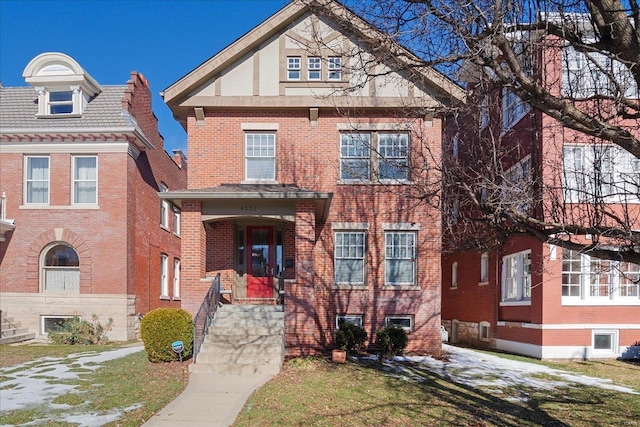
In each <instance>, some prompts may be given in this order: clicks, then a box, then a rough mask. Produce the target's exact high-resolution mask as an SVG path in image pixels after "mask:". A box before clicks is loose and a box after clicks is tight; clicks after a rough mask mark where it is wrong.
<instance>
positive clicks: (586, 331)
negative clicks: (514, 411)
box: [442, 37, 640, 358]
mask: <svg viewBox="0 0 640 427" xmlns="http://www.w3.org/2000/svg"><path fill="white" fill-rule="evenodd" d="M539 46H540V47H541V46H545V48H544V49H542V48H541V49H540V50H539V51H538V52H537V54H539V55H540V56H539V57H538V58H537V59H535V62H536V63H537V62H539V63H540V64H541V65H540V68H539V74H538V76H539V78H540V79H542V80H541V81H542V82H543V84H544V85H545V86H546V87H547V88H548V89H549V91H551V93H554V94H562V96H566V97H569V98H574V99H577V98H576V97H575V96H574V95H573V94H574V93H577V94H578V95H581V98H583V97H586V96H587V95H588V94H589V93H590V91H593V90H601V89H603V88H606V86H604V85H601V84H598V85H595V86H591V87H590V80H591V79H596V80H598V79H599V81H600V82H601V81H602V77H598V74H599V73H600V71H599V70H598V69H597V67H595V66H591V67H588V65H587V64H588V62H587V61H586V60H585V58H584V57H581V56H580V55H583V54H580V53H578V52H576V51H575V50H573V49H572V48H570V47H566V46H565V45H564V44H562V43H561V42H560V41H558V40H556V39H553V38H551V37H548V38H547V40H545V43H544V44H543V43H542V42H539ZM575 64H582V65H581V66H579V67H578V68H575ZM570 67H574V68H570ZM594 88H595V89H594ZM627 91H628V92H627V95H628V96H629V97H631V98H634V97H635V98H637V96H638V92H637V88H636V87H635V86H634V85H631V86H629V87H627ZM578 102H582V103H587V102H592V101H586V100H585V101H580V100H579V101H578ZM482 104H483V105H484V107H483V108H481V111H480V114H479V116H478V117H476V118H467V120H466V121H461V123H465V124H466V126H464V125H461V126H457V127H453V128H451V129H448V130H447V135H450V136H451V138H448V137H447V138H445V139H447V140H450V141H449V142H451V143H452V142H453V141H457V144H453V145H456V146H457V147H456V152H457V153H459V161H460V162H462V163H464V162H467V163H465V164H469V162H468V161H469V160H470V159H471V160H473V161H475V162H477V158H478V156H474V155H470V154H469V153H470V151H473V150H474V147H478V146H479V145H480V144H486V143H488V142H487V141H490V140H491V138H489V135H493V136H497V135H500V139H499V140H498V139H497V137H496V138H495V139H493V141H491V143H493V144H494V146H495V147H509V149H508V150H507V149H505V150H504V151H503V152H509V153H510V154H511V155H513V156H512V157H510V158H507V157H506V156H505V157H504V158H503V159H502V162H503V163H502V166H503V170H504V171H505V172H504V173H503V174H502V175H501V179H502V182H497V183H495V184H496V185H495V186H494V188H495V189H496V192H497V193H500V192H502V194H501V197H503V198H505V197H512V200H505V201H504V203H509V202H511V203H518V201H519V200H527V199H526V198H523V197H521V196H524V195H526V194H528V195H530V196H532V197H531V199H529V200H530V201H528V202H526V203H520V206H519V207H518V209H525V210H527V211H529V210H530V209H534V211H533V212H537V213H536V214H535V215H538V216H537V218H539V219H540V220H541V221H542V220H546V221H548V222H558V223H561V222H562V221H568V222H571V221H573V223H574V224H578V225H585V224H588V223H587V220H589V221H592V222H591V224H596V222H595V221H597V219H594V218H595V215H593V209H592V207H589V206H588V205H584V204H582V202H584V200H596V199H595V197H596V196H599V197H600V196H601V197H602V198H600V199H598V200H600V201H601V202H604V204H603V205H602V206H601V209H602V210H601V212H609V213H612V214H613V215H611V216H608V215H607V214H605V215H603V218H602V219H601V222H599V223H597V226H598V227H602V229H606V227H607V226H609V225H610V226H611V227H619V226H620V224H619V223H618V224H616V223H615V221H613V220H612V218H615V216H616V215H618V217H620V218H624V216H625V215H628V218H627V220H628V221H629V225H630V228H631V229H634V230H637V229H639V228H640V223H638V221H639V220H638V218H640V216H639V215H638V214H639V212H640V209H639V208H640V200H639V199H638V194H640V193H639V190H638V188H639V187H638V185H639V184H638V183H640V168H638V159H637V158H634V157H633V156H631V155H630V154H629V153H627V152H626V151H624V150H622V149H620V148H618V147H617V146H613V145H611V144H610V143H607V142H603V141H593V140H590V139H589V138H587V137H586V135H584V134H580V133H577V132H575V131H571V130H570V129H566V128H564V127H563V126H561V125H559V124H558V122H557V121H556V120H555V119H553V118H550V117H549V116H547V115H543V114H541V113H539V112H535V111H533V110H531V109H530V108H529V106H528V105H526V104H524V103H522V101H520V100H519V99H518V98H517V97H515V96H514V95H512V94H511V93H508V94H505V95H504V96H503V94H502V93H500V92H499V91H494V92H492V93H488V94H487V95H486V98H485V101H483V102H482ZM582 107H585V108H586V107H588V106H587V105H586V104H582ZM601 108H606V103H605V102H602V104H601ZM621 123H622V124H624V125H625V126H627V128H628V129H629V130H630V131H632V132H636V135H638V134H640V129H639V126H638V122H637V120H636V121H635V122H634V121H633V120H629V121H627V122H626V123H624V122H621ZM449 131H450V132H449ZM483 136H486V138H484V139H482V138H481V137H483ZM496 141H499V142H496ZM451 149H452V150H453V147H452V146H451ZM496 150H498V149H496ZM476 152H478V150H476ZM497 152H499V151H497ZM516 153H517V154H516ZM594 156H595V157H594ZM595 159H597V162H596V160H595ZM487 175H490V174H489V173H487ZM598 176H600V177H603V176H606V178H601V182H599V183H598V182H597V177H598ZM500 186H502V188H501V187H500ZM599 186H600V187H601V188H598V187H599ZM605 186H609V187H611V189H612V190H608V189H605ZM607 192H609V193H607ZM525 193H526V194H525ZM589 193H590V194H589ZM541 195H542V196H541ZM482 197H486V198H487V199H489V198H491V195H489V196H486V195H485V196H482ZM604 234H605V235H606V232H605V233H604ZM591 238H592V237H591V236H589V235H584V236H582V241H583V242H587V243H590V242H591V240H590V239H591ZM601 239H606V237H602V238H601ZM603 241H604V240H603ZM587 249H588V248H587ZM442 270H443V282H442V319H443V324H444V325H445V327H446V328H447V330H448V331H449V337H450V340H451V341H453V342H468V343H473V344H479V345H486V346H488V347H492V348H497V349H500V350H505V351H509V352H514V353H520V354H524V355H528V356H533V357H537V358H591V357H595V358H599V357H619V356H620V355H622V354H624V353H625V352H626V351H627V349H628V347H629V346H631V345H632V344H633V343H634V342H637V341H640V285H639V284H638V283H639V281H640V268H639V266H638V265H635V264H630V263H625V262H621V261H604V260H601V259H598V258H596V257H593V256H589V250H586V251H585V253H582V254H581V253H579V252H577V251H570V250H568V249H562V248H561V247H559V246H554V245H549V244H546V243H545V244H543V243H541V242H540V241H539V240H537V239H535V238H533V237H525V236H517V237H511V238H510V239H509V240H508V241H507V242H506V243H505V244H504V245H502V246H501V247H500V248H499V249H498V250H495V251H488V252H484V253H482V252H454V253H452V254H448V255H446V256H443V262H442Z"/></svg>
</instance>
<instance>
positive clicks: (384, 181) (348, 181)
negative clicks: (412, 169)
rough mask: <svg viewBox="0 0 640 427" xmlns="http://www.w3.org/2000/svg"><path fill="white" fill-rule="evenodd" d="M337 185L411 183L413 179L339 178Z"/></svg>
mask: <svg viewBox="0 0 640 427" xmlns="http://www.w3.org/2000/svg"><path fill="white" fill-rule="evenodd" d="M336 184H337V185H413V184H414V182H413V181H400V180H396V179H381V180H379V181H376V180H373V179H340V180H338V181H337V182H336Z"/></svg>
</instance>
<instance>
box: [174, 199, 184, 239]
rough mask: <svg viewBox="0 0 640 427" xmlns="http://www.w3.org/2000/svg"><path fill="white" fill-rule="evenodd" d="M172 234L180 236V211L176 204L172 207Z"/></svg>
mask: <svg viewBox="0 0 640 427" xmlns="http://www.w3.org/2000/svg"><path fill="white" fill-rule="evenodd" d="M172 211H173V234H175V235H176V236H178V237H180V230H181V224H180V221H181V218H182V212H181V211H180V209H179V208H178V207H176V206H174V207H173V209H172Z"/></svg>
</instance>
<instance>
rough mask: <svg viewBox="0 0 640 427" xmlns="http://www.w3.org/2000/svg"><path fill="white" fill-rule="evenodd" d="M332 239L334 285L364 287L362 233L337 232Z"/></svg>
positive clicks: (363, 236)
mask: <svg viewBox="0 0 640 427" xmlns="http://www.w3.org/2000/svg"><path fill="white" fill-rule="evenodd" d="M334 238H335V247H334V269H335V281H336V284H347V285H364V266H365V233H364V231H337V232H336V233H335V236H334Z"/></svg>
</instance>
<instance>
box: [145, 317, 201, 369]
mask: <svg viewBox="0 0 640 427" xmlns="http://www.w3.org/2000/svg"><path fill="white" fill-rule="evenodd" d="M140 337H141V338H142V342H143V343H144V349H145V350H146V352H147V357H149V360H150V361H151V362H153V363H157V362H171V361H172V360H179V358H180V356H179V355H178V354H177V353H175V352H174V351H173V349H172V348H171V344H173V343H174V342H176V341H182V343H183V345H184V349H183V351H182V359H183V360H184V359H186V358H188V357H190V356H191V354H192V353H193V321H192V320H191V315H190V314H189V313H187V312H186V311H184V310H182V309H181V308H156V309H155V310H151V311H150V312H148V313H147V314H145V315H144V317H143V318H142V320H141V321H140Z"/></svg>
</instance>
